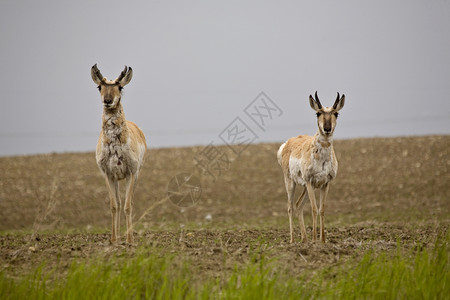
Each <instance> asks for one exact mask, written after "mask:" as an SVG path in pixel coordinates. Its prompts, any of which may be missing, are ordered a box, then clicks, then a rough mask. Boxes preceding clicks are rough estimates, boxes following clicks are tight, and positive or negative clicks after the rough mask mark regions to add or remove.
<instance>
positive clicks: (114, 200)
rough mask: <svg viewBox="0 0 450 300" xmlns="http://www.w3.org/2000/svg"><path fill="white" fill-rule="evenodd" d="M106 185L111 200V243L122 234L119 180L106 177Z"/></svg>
mask: <svg viewBox="0 0 450 300" xmlns="http://www.w3.org/2000/svg"><path fill="white" fill-rule="evenodd" d="M106 185H107V186H108V191H109V200H110V204H111V216H112V226H111V227H112V233H111V243H115V242H116V241H117V239H118V237H119V234H120V228H119V226H120V194H119V182H118V181H117V180H112V179H109V178H106Z"/></svg>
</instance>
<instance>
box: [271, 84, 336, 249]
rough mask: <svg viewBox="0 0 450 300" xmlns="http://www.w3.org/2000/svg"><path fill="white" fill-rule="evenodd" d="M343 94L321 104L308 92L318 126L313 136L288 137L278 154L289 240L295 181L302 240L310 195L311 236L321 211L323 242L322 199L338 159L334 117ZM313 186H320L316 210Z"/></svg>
mask: <svg viewBox="0 0 450 300" xmlns="http://www.w3.org/2000/svg"><path fill="white" fill-rule="evenodd" d="M344 102H345V95H342V97H339V93H338V94H337V98H336V101H335V102H334V105H333V106H332V107H323V106H322V104H321V103H320V101H319V98H318V97H317V92H316V94H315V99H314V98H313V97H312V96H311V95H309V104H310V105H311V108H312V109H313V110H315V111H316V115H317V126H318V127H319V128H318V130H317V133H316V134H315V135H314V136H308V135H299V136H297V137H293V138H290V139H289V140H287V142H285V143H284V144H283V145H281V147H280V149H279V150H278V153H277V157H278V163H279V164H280V166H281V168H282V170H283V175H284V183H285V186H286V191H287V194H288V215H289V229H290V235H291V240H290V242H291V243H293V242H294V229H293V225H292V213H293V211H294V203H293V201H294V194H295V186H296V185H297V184H299V185H302V186H303V190H302V192H301V194H300V197H299V198H298V200H297V201H296V203H295V206H296V208H297V209H298V212H297V213H298V220H299V223H300V231H301V234H302V241H306V240H307V237H306V229H305V222H304V220H303V205H304V203H305V199H306V198H308V197H309V199H310V202H311V210H312V219H313V230H312V239H313V240H316V239H317V232H316V227H317V212H319V214H320V240H321V241H322V242H325V231H324V220H323V217H324V214H325V201H326V198H327V195H328V190H329V188H330V182H331V181H332V180H333V179H334V178H335V177H336V173H337V169H338V162H337V160H336V156H335V154H334V149H333V132H334V129H335V127H336V119H337V117H338V112H339V110H341V109H342V107H344ZM315 189H319V190H320V206H319V211H317V205H316V196H315Z"/></svg>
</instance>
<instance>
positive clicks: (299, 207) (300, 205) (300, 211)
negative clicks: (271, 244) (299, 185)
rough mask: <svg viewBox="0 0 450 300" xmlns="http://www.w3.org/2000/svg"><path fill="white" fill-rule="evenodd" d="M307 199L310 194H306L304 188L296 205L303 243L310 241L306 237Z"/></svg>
mask: <svg viewBox="0 0 450 300" xmlns="http://www.w3.org/2000/svg"><path fill="white" fill-rule="evenodd" d="M306 197H308V194H307V193H306V188H305V187H303V191H302V193H301V195H300V197H298V200H297V202H296V203H295V207H296V209H297V214H298V223H299V224H300V231H301V233H302V242H306V241H308V237H307V236H306V229H305V221H304V220H303V206H304V205H305V198H306Z"/></svg>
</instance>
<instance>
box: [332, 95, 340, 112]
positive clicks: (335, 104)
mask: <svg viewBox="0 0 450 300" xmlns="http://www.w3.org/2000/svg"><path fill="white" fill-rule="evenodd" d="M339 100H340V96H339V92H338V93H337V97H336V100H335V101H334V104H333V109H336V108H337V106H338V104H339Z"/></svg>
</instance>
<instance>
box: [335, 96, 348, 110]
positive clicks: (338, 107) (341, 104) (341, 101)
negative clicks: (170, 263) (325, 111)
mask: <svg viewBox="0 0 450 300" xmlns="http://www.w3.org/2000/svg"><path fill="white" fill-rule="evenodd" d="M344 104H345V95H344V94H342V97H341V98H340V99H339V93H338V97H337V98H336V101H335V102H334V105H333V109H334V110H335V111H336V112H338V111H340V110H341V109H342V108H343V107H344Z"/></svg>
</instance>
